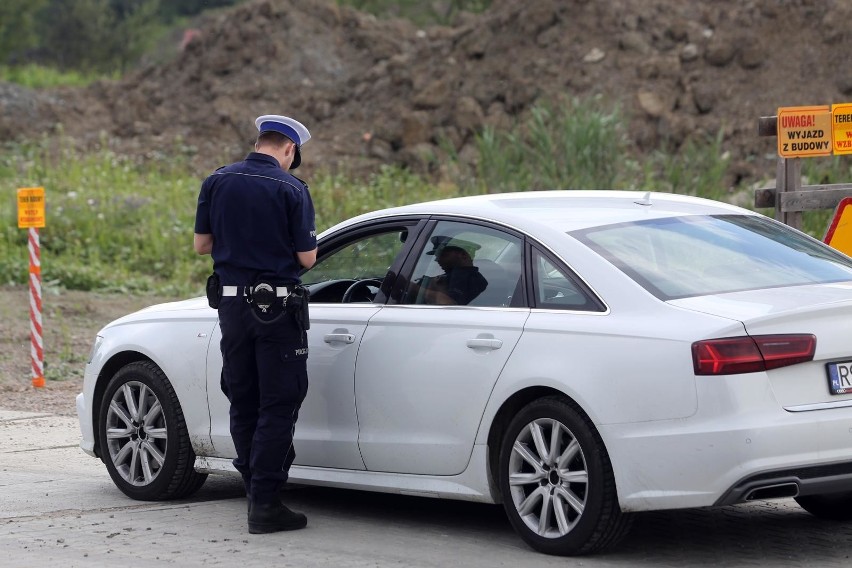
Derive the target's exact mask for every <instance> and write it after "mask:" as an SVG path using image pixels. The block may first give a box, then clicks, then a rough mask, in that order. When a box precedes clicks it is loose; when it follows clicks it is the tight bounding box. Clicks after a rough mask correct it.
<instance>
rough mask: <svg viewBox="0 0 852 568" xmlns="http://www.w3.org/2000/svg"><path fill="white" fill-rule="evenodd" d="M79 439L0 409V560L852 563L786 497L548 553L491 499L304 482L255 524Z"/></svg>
mask: <svg viewBox="0 0 852 568" xmlns="http://www.w3.org/2000/svg"><path fill="white" fill-rule="evenodd" d="M78 442H79V435H78V433H77V423H76V420H75V419H73V418H69V417H60V416H49V415H37V414H25V413H20V412H13V411H4V410H0V566H3V567H5V568H18V567H30V566H32V567H41V566H47V565H52V566H63V567H65V566H68V567H75V566H107V565H110V566H138V565H153V564H156V565H174V566H182V567H183V566H202V565H203V566H241V567H251V566H273V565H274V566H278V567H283V566H294V567H327V566H328V567H332V566H333V567H384V566H394V567H402V566H418V567H420V566H422V567H431V566H434V567H449V566H453V567H455V566H471V567H480V566H481V567H486V566H487V567H498V566H522V567H531V568H533V567H539V566H559V567H574V566H583V567H601V568H603V567H616V566H618V567H626V566H631V567H632V566H642V567H645V566H647V567H651V566H654V567H657V566H679V567H681V566H711V565H718V566H772V567H778V566H796V567H799V566H804V565H807V566H813V567H830V566H844V567H847V568H848V567H849V566H852V558H850V555H852V523H829V522H824V521H819V520H818V519H815V518H813V517H811V516H810V515H809V514H807V513H805V512H804V511H802V510H801V509H799V508H798V507H797V506H796V504H795V502H794V501H792V500H781V501H773V502H761V503H755V504H749V505H740V506H736V507H724V508H719V509H691V510H683V511H664V512H654V513H642V514H638V515H636V519H635V524H634V527H633V530H632V532H631V533H630V535H629V536H628V537H627V539H625V540H624V541H623V542H622V543H621V544H620V545H619V546H618V547H616V548H615V549H613V550H611V551H608V552H607V553H605V554H599V555H595V556H588V557H582V558H555V557H549V556H545V555H542V554H538V553H536V552H534V551H532V550H530V549H529V548H527V547H526V546H525V545H524V543H523V542H522V541H521V540H520V539H519V538H518V537H517V536H515V534H514V532H513V531H512V529H511V527H510V526H509V523H508V521H507V520H506V517H505V515H504V514H503V511H502V509H501V508H500V507H499V506H493V505H479V504H471V503H462V502H451V501H438V500H433V499H423V498H417V497H403V496H393V495H383V494H377V493H366V492H358V491H343V490H333V489H319V488H308V487H303V488H295V489H292V490H289V491H287V492H286V493H285V495H284V497H285V501H286V502H287V503H288V504H289V505H291V506H292V508H294V509H296V510H300V511H303V512H305V513H306V514H307V515H308V528H306V529H304V530H301V531H296V532H292V533H278V534H271V535H250V534H248V531H247V530H246V500H245V498H244V497H243V495H242V487H241V483H240V482H239V481H238V480H237V479H235V478H227V477H215V478H214V477H210V478H208V481H207V483H206V484H205V485H204V487H203V488H202V489H201V490H200V491H199V492H198V493H196V494H195V495H193V497H192V498H191V499H187V500H184V501H175V502H167V503H143V502H138V501H132V500H130V499H128V498H126V497H125V496H124V495H123V494H122V493H121V492H119V491H118V489H116V488H115V487H114V486H113V484H112V482H111V481H110V479H109V475H108V474H107V472H106V468H105V467H104V466H103V465H102V464H101V463H100V461H98V460H96V459H93V458H90V457H88V456H87V455H85V454H84V453H83V452H82V451H81V450H80V449H79V448H78V446H77V444H78Z"/></svg>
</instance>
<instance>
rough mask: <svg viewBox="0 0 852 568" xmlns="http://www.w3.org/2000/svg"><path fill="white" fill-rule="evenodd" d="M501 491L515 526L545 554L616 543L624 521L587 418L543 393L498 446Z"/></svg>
mask: <svg viewBox="0 0 852 568" xmlns="http://www.w3.org/2000/svg"><path fill="white" fill-rule="evenodd" d="M499 463H500V491H501V494H502V497H503V506H504V508H505V509H506V514H507V515H508V517H509V521H510V522H511V523H512V525H513V526H514V528H515V530H516V531H517V532H518V534H519V535H520V536H521V538H523V539H524V541H525V542H526V543H527V544H529V545H530V546H531V547H532V548H534V549H536V550H538V551H540V552H544V553H546V554H558V555H579V554H588V553H590V552H595V551H598V550H601V549H602V548H604V547H606V546H610V545H612V544H615V543H616V542H617V541H618V540H619V539H620V538H621V537H623V536H624V535H625V534H626V533H627V530H628V529H629V527H630V521H631V517H630V516H629V515H627V514H624V513H622V512H621V509H620V508H619V506H618V497H617V494H616V488H615V478H614V476H613V473H612V466H611V464H610V461H609V456H608V454H607V452H606V448H604V445H603V441H602V440H601V438H600V435H599V434H598V433H597V431H596V430H595V429H594V426H593V425H592V424H591V422H590V421H589V419H588V418H587V417H586V416H585V415H584V414H583V413H582V412H580V411H579V409H578V408H576V407H575V406H573V405H572V404H569V403H568V402H567V401H565V400H563V399H560V398H555V397H548V398H543V399H539V400H537V401H534V402H532V403H530V404H529V405H527V406H525V407H524V408H523V409H522V410H521V411H520V412H519V413H518V414H517V415H516V416H515V418H514V419H513V420H512V421H511V423H510V424H509V427H508V428H507V430H506V432H505V434H504V437H503V442H502V446H501V451H500V462H499Z"/></svg>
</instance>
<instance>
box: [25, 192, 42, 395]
mask: <svg viewBox="0 0 852 568" xmlns="http://www.w3.org/2000/svg"><path fill="white" fill-rule="evenodd" d="M44 211H45V208H44V188H43V187H22V188H19V189H18V228H19V229H29V239H28V243H27V249H28V250H29V255H30V270H29V275H30V278H29V280H30V359H31V360H32V369H33V386H34V387H36V388H42V387H44V341H43V339H42V337H43V336H42V327H41V246H40V244H39V242H38V230H39V228H40V227H44V221H45V213H44Z"/></svg>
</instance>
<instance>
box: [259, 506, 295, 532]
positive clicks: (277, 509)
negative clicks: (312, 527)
mask: <svg viewBox="0 0 852 568" xmlns="http://www.w3.org/2000/svg"><path fill="white" fill-rule="evenodd" d="M307 524H308V518H307V517H306V516H305V515H303V514H302V513H294V512H293V511H291V510H290V509H288V508H287V507H286V506H284V505H283V504H282V503H268V504H267V503H254V504H250V505H249V514H248V527H249V532H250V533H251V534H264V533H272V532H279V531H293V530H296V529H301V528H305V526H306V525H307Z"/></svg>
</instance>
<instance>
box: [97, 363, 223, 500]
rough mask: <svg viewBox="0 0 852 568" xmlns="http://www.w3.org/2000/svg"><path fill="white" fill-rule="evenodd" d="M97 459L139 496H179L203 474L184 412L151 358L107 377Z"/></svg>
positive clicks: (195, 485) (131, 494)
mask: <svg viewBox="0 0 852 568" xmlns="http://www.w3.org/2000/svg"><path fill="white" fill-rule="evenodd" d="M98 428H99V442H100V450H101V451H100V455H101V459H102V460H103V461H104V463H105V464H106V466H107V471H109V475H110V477H112V480H113V482H114V483H115V485H116V486H117V487H118V488H119V489H121V491H122V492H123V493H124V494H125V495H127V496H128V497H132V498H133V499H139V500H143V501H160V500H166V499H179V498H181V497H186V496H187V495H190V494H192V493H194V492H195V491H197V490H198V488H199V487H201V485H202V484H203V483H204V480H205V479H207V475H206V474H201V473H198V472H196V471H195V469H194V466H195V452H193V451H192V446H191V444H190V442H189V434H188V433H187V429H186V422H185V421H184V418H183V411H182V410H181V407H180V403H179V401H178V398H177V394H176V393H175V391H174V389H173V388H172V385H171V384H170V383H169V381H168V379H167V378H166V375H165V374H164V373H163V371H162V370H161V369H160V368H159V367H157V366H156V365H155V364H154V363H152V362H150V361H137V362H135V363H129V364H128V365H125V366H124V367H122V368H121V369H120V370H119V371H118V372H117V373H116V374H115V375H114V376H113V377H112V379H111V380H110V382H109V384H108V385H107V388H106V391H105V392H104V396H103V399H102V400H101V407H100V412H99V414H98Z"/></svg>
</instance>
